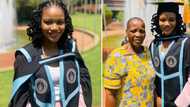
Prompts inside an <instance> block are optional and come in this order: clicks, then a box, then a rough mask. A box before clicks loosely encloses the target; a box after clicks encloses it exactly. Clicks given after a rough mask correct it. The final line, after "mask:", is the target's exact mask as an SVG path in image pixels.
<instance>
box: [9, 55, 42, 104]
mask: <svg viewBox="0 0 190 107" xmlns="http://www.w3.org/2000/svg"><path fill="white" fill-rule="evenodd" d="M15 56H16V58H15V62H14V78H13V87H12V95H11V99H10V102H9V107H25V106H26V104H27V102H28V101H29V100H30V93H29V92H30V90H29V83H30V78H31V77H32V74H33V73H34V71H36V70H37V69H38V68H39V64H38V63H37V60H33V61H32V62H30V63H29V62H27V59H26V58H25V56H24V55H22V54H21V53H19V52H16V55H15Z"/></svg>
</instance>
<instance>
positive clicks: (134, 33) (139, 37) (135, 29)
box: [126, 19, 145, 48]
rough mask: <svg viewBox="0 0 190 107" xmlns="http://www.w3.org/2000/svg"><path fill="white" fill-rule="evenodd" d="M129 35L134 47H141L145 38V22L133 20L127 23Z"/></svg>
mask: <svg viewBox="0 0 190 107" xmlns="http://www.w3.org/2000/svg"><path fill="white" fill-rule="evenodd" d="M126 33H127V37H128V41H129V43H130V44H131V45H132V46H133V47H137V48H138V47H140V46H141V45H142V43H143V41H144V38H145V24H144V22H142V21H141V20H137V19H134V20H131V22H129V23H128V25H127V30H126Z"/></svg>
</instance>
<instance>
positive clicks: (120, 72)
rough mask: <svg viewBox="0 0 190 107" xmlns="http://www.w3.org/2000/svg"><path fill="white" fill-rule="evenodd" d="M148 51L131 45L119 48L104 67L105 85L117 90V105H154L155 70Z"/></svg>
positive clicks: (120, 106)
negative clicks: (137, 49)
mask: <svg viewBox="0 0 190 107" xmlns="http://www.w3.org/2000/svg"><path fill="white" fill-rule="evenodd" d="M148 56H149V55H148V54H147V53H145V52H144V53H142V54H140V55H137V54H135V53H134V52H132V51H131V48H130V46H129V45H124V46H123V47H121V48H117V49H115V50H114V51H112V53H111V54H110V56H109V57H108V59H107V61H106V64H105V68H104V87H105V88H108V89H115V90H117V101H116V102H117V107H153V106H154V97H153V90H154V78H155V72H154V69H153V67H152V66H151V63H150V58H149V57H148Z"/></svg>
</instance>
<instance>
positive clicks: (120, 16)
mask: <svg viewBox="0 0 190 107" xmlns="http://www.w3.org/2000/svg"><path fill="white" fill-rule="evenodd" d="M124 17H125V16H124V11H120V12H119V13H118V14H117V16H116V18H117V19H118V20H119V21H121V22H122V21H124Z"/></svg>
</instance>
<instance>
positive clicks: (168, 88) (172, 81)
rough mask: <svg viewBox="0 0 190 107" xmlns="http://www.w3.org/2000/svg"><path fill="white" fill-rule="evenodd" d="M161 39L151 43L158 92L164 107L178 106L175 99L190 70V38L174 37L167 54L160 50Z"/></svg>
mask: <svg viewBox="0 0 190 107" xmlns="http://www.w3.org/2000/svg"><path fill="white" fill-rule="evenodd" d="M159 46H160V41H153V42H152V43H151V45H150V51H151V57H152V62H153V66H154V68H155V70H156V79H155V85H156V93H157V95H158V96H159V97H161V98H162V106H163V105H164V106H163V107H176V105H175V104H174V101H175V99H176V97H177V96H178V95H179V94H180V92H181V91H182V89H183V87H184V85H185V83H186V82H187V77H188V74H189V73H188V72H187V71H190V49H189V48H190V47H189V46H190V38H189V37H187V36H181V37H180V38H178V39H174V40H173V41H172V43H171V46H169V47H168V48H169V49H168V51H167V52H166V55H162V54H161V53H160V52H159Z"/></svg>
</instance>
